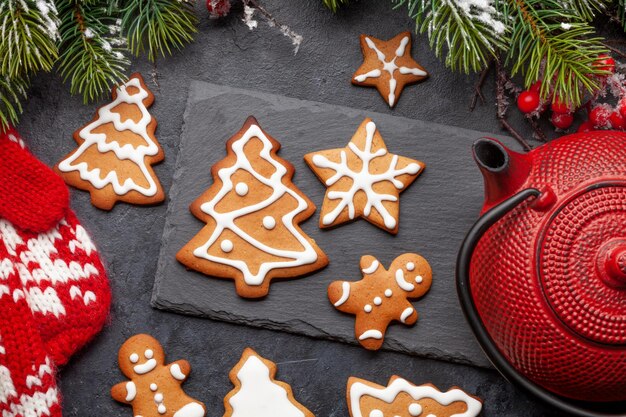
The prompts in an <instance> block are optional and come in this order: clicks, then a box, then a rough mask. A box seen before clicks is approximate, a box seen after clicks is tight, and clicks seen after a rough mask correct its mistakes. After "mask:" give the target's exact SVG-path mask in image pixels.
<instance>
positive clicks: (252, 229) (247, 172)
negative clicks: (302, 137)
mask: <svg viewBox="0 0 626 417" xmlns="http://www.w3.org/2000/svg"><path fill="white" fill-rule="evenodd" d="M226 148H227V152H228V154H227V156H226V157H225V158H224V159H222V160H221V161H220V162H218V163H217V164H215V165H214V166H213V169H212V170H211V173H212V175H213V180H214V183H213V185H212V186H211V187H210V188H209V189H208V190H207V191H206V192H205V193H204V194H202V195H201V196H200V197H199V198H198V199H197V200H196V201H195V202H194V203H193V204H191V207H190V210H191V212H192V213H193V215H194V216H196V217H197V218H198V219H200V220H202V221H203V222H205V223H206V224H207V225H206V226H205V227H204V228H203V229H202V230H201V231H200V233H198V234H197V235H196V236H194V237H193V238H192V239H191V240H190V241H189V243H187V244H186V245H185V246H184V247H183V248H182V249H181V250H180V251H179V252H178V253H177V255H176V259H178V261H180V262H181V263H183V264H184V265H185V266H187V267H188V268H191V269H194V270H196V271H199V272H202V273H204V274H206V275H210V276H213V277H219V278H229V279H232V280H234V281H235V287H236V290H237V294H239V295H240V296H242V297H247V298H258V297H264V296H266V295H267V294H268V292H269V286H270V281H272V280H273V279H280V278H293V277H297V276H301V275H305V274H308V273H310V272H313V271H315V270H317V269H319V268H322V267H324V266H326V265H327V264H328V259H327V258H326V255H325V254H324V253H323V252H322V250H321V249H320V248H319V247H318V246H317V244H316V243H315V241H314V240H313V239H311V238H310V237H308V236H307V235H306V234H304V232H303V231H302V229H301V228H300V227H299V223H301V222H303V221H304V220H306V219H308V218H309V217H311V216H312V215H313V213H314V212H315V206H314V205H313V203H312V202H311V201H310V200H309V199H308V198H307V197H306V196H305V195H304V194H303V193H302V192H301V191H300V190H298V188H296V186H295V185H294V184H293V183H292V182H291V178H292V177H293V174H294V167H293V166H292V165H291V164H290V163H289V162H287V161H285V160H284V159H282V158H280V157H278V156H277V155H276V152H277V151H278V149H279V148H280V144H279V143H278V142H277V141H276V140H275V139H274V138H272V137H271V136H269V135H268V134H267V133H265V132H264V131H263V130H262V129H261V128H260V127H259V124H258V122H257V121H256V119H254V118H253V117H249V118H248V120H247V121H246V123H245V124H244V125H243V127H242V128H241V130H240V131H239V132H237V133H236V134H235V136H233V137H232V138H231V139H229V140H228V142H227V144H226Z"/></svg>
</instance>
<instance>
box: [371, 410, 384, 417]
mask: <svg viewBox="0 0 626 417" xmlns="http://www.w3.org/2000/svg"><path fill="white" fill-rule="evenodd" d="M384 416H385V415H384V414H383V412H382V411H380V410H376V409H374V410H372V411H370V417H384Z"/></svg>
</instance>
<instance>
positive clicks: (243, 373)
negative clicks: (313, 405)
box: [224, 348, 315, 417]
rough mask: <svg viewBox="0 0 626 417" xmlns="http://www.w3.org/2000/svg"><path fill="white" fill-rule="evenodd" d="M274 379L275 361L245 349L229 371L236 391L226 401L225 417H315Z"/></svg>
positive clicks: (230, 393) (287, 389)
mask: <svg viewBox="0 0 626 417" xmlns="http://www.w3.org/2000/svg"><path fill="white" fill-rule="evenodd" d="M275 376H276V364H275V363H274V362H271V361H269V360H267V359H265V358H263V357H261V356H259V354H258V353H256V352H255V351H254V350H252V349H250V348H248V349H246V350H245V351H244V352H243V355H242V356H241V359H240V360H239V363H238V364H237V365H236V366H235V367H234V368H233V369H232V370H231V371H230V380H231V382H232V383H233V385H234V386H235V388H234V389H233V390H232V391H231V392H229V393H228V395H227V396H226V397H225V398H224V408H225V409H226V413H224V417H315V416H314V415H313V413H311V412H310V411H309V410H308V409H307V408H306V407H304V406H303V405H302V404H300V403H299V402H298V401H296V399H295V398H294V396H293V392H292V390H291V387H290V386H289V385H288V384H286V383H284V382H281V381H277V380H276V379H274V377H275Z"/></svg>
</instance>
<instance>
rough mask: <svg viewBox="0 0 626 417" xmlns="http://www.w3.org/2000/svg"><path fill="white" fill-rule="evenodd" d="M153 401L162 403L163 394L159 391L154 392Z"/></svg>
mask: <svg viewBox="0 0 626 417" xmlns="http://www.w3.org/2000/svg"><path fill="white" fill-rule="evenodd" d="M154 402H157V403H162V402H163V394H161V393H160V392H157V393H156V394H154Z"/></svg>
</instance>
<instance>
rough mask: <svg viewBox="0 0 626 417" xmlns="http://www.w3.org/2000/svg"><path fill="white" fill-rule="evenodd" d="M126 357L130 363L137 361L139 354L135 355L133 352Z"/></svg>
mask: <svg viewBox="0 0 626 417" xmlns="http://www.w3.org/2000/svg"><path fill="white" fill-rule="evenodd" d="M128 359H130V361H131V362H132V363H137V362H139V355H137V354H136V353H133V354H131V355H130V357H129V358H128Z"/></svg>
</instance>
